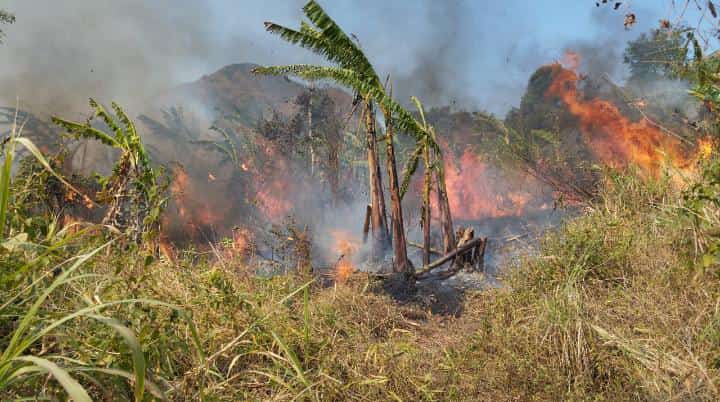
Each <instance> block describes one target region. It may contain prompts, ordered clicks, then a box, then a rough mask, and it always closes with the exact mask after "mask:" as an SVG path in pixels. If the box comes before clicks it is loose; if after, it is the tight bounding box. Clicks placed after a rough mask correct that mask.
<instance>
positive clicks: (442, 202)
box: [435, 153, 455, 253]
mask: <svg viewBox="0 0 720 402" xmlns="http://www.w3.org/2000/svg"><path fill="white" fill-rule="evenodd" d="M435 159H436V161H435V163H436V166H437V168H436V170H435V183H436V185H437V198H438V209H439V211H440V226H441V228H442V235H443V251H445V252H446V253H449V252H451V251H453V249H454V248H455V232H454V230H453V220H452V213H451V211H450V201H449V200H448V194H447V187H446V184H445V165H444V162H443V160H442V155H438V154H437V153H436V154H435Z"/></svg>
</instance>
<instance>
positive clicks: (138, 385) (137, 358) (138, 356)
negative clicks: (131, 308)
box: [89, 315, 145, 402]
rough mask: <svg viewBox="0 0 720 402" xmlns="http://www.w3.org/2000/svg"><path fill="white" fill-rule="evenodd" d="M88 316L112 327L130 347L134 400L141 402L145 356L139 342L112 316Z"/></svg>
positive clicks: (129, 330) (131, 332)
mask: <svg viewBox="0 0 720 402" xmlns="http://www.w3.org/2000/svg"><path fill="white" fill-rule="evenodd" d="M89 317H91V318H93V319H95V320H97V321H99V322H101V323H103V324H105V325H107V326H109V327H111V328H112V329H114V330H115V332H117V333H118V334H119V335H120V336H121V337H122V338H123V340H124V341H125V344H126V345H127V346H128V347H129V348H130V351H131V353H132V360H133V372H134V373H135V402H141V401H142V399H143V395H144V394H145V356H144V355H143V351H142V346H141V345H140V342H138V340H137V338H136V337H135V334H134V333H133V331H132V330H131V329H130V328H128V327H126V326H124V325H122V323H120V321H118V320H116V319H114V318H108V317H103V316H100V315H89Z"/></svg>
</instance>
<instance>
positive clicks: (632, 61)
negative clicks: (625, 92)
mask: <svg viewBox="0 0 720 402" xmlns="http://www.w3.org/2000/svg"><path fill="white" fill-rule="evenodd" d="M684 33H686V31H685V30H684V29H679V30H669V29H663V28H660V29H654V30H652V31H651V32H650V33H643V34H642V35H640V37H638V38H637V39H635V40H633V41H631V42H629V43H628V45H627V47H626V48H625V53H624V55H623V61H624V62H625V64H626V65H627V66H628V68H629V69H630V78H629V82H630V83H633V84H642V83H645V82H651V81H653V80H656V79H659V78H664V77H668V76H670V75H671V74H672V73H673V71H674V70H675V69H676V68H677V67H678V66H679V65H682V64H683V63H684V61H685V60H686V58H687V55H688V47H687V42H688V39H686V37H685V35H684Z"/></svg>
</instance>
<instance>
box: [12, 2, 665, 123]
mask: <svg viewBox="0 0 720 402" xmlns="http://www.w3.org/2000/svg"><path fill="white" fill-rule="evenodd" d="M303 3H304V1H303V0H291V1H284V2H282V3H280V2H263V1H247V2H242V4H238V2H233V1H230V0H212V1H207V2H198V1H191V0H174V1H173V0H155V1H152V2H148V1H143V0H124V1H112V0H74V1H72V2H65V3H63V4H59V3H58V2H56V1H52V0H32V1H28V0H10V1H8V2H6V4H4V6H3V7H5V8H6V9H8V10H10V11H12V12H14V13H15V14H16V16H17V23H16V24H14V25H12V26H9V27H7V29H6V32H7V38H6V41H5V43H4V44H3V45H2V46H0V54H1V55H2V56H3V60H5V62H4V63H2V64H0V90H1V92H0V93H2V96H0V102H3V103H4V104H14V103H15V99H16V97H20V99H21V101H22V102H23V103H24V104H25V105H27V106H33V107H34V108H42V109H44V110H46V111H51V112H56V113H61V112H64V113H68V112H78V111H84V110H86V106H85V102H86V99H87V98H88V97H91V96H92V97H96V98H98V99H100V100H102V101H104V102H108V101H110V100H117V101H119V102H121V103H122V104H124V105H126V106H128V108H129V109H130V111H131V112H135V113H136V114H139V113H141V112H142V110H140V109H141V108H142V105H144V104H145V103H144V101H145V100H147V99H148V98H151V97H153V96H154V95H155V94H157V93H158V92H162V91H164V90H167V89H169V88H172V87H173V86H176V85H178V84H180V83H183V82H189V81H193V80H196V79H197V78H199V77H200V76H202V75H203V74H209V73H211V72H213V71H216V70H218V69H219V68H221V67H222V66H224V65H227V64H231V63H238V62H254V63H258V64H286V63H316V62H319V61H320V60H319V59H318V57H317V56H314V55H312V54H310V53H309V52H307V51H306V50H304V49H298V48H296V47H293V46H290V45H287V44H285V43H283V42H282V41H281V40H280V39H278V38H276V37H273V36H272V35H269V34H267V33H266V32H264V30H263V24H262V23H263V21H265V20H273V21H276V22H279V23H282V24H286V25H289V26H297V24H298V22H299V20H300V19H301V17H302V13H301V7H302V4H303ZM560 3H562V4H560ZM641 3H642V2H641ZM322 4H323V5H324V6H325V7H326V9H327V11H328V12H329V13H330V14H331V15H332V16H333V17H335V18H336V19H337V21H338V22H339V23H340V25H341V26H343V27H344V28H345V29H346V30H347V31H348V32H352V33H354V34H356V35H357V37H358V38H359V40H360V42H361V44H362V46H363V48H364V49H365V51H366V52H367V54H368V55H369V57H370V58H371V59H372V60H373V62H374V63H375V64H376V66H377V67H378V70H379V73H380V74H382V75H383V76H385V75H387V74H389V75H390V76H391V78H392V82H393V83H394V91H395V94H396V95H397V97H398V98H399V99H400V100H401V101H403V102H407V101H408V99H409V96H410V95H416V96H418V97H420V98H421V99H422V100H423V101H424V102H425V103H426V104H427V105H429V106H434V105H443V104H455V105H457V107H458V108H463V109H486V110H489V111H492V112H496V113H504V111H506V110H507V109H508V108H509V107H510V106H512V105H516V104H517V103H518V101H519V99H520V96H521V95H522V93H523V91H524V87H525V83H526V81H527V77H528V76H529V75H530V74H531V73H532V71H534V69H535V68H536V67H537V66H538V65H539V64H543V63H546V62H549V61H552V60H553V59H555V58H557V57H559V55H560V54H561V51H562V49H564V47H566V46H564V45H567V44H568V43H569V41H570V38H574V39H573V40H580V41H586V42H588V43H593V42H596V43H597V45H598V46H596V48H602V47H603V46H604V45H605V44H606V43H607V42H606V41H605V40H601V41H600V42H597V40H598V39H603V38H607V37H613V38H614V39H613V40H614V41H615V42H616V43H619V44H621V43H623V41H624V40H626V39H627V38H629V37H632V36H633V35H636V34H637V33H638V32H641V31H642V30H643V29H645V28H646V27H648V26H650V24H654V23H655V22H656V15H655V14H653V13H652V12H645V10H639V11H637V12H638V19H639V21H640V22H639V23H638V26H637V27H635V28H634V29H633V30H632V31H628V32H626V31H624V30H623V28H622V24H621V21H622V13H619V12H613V11H612V10H609V8H604V9H596V8H595V7H594V4H592V2H588V3H585V2H577V1H570V0H568V1H565V2H559V4H557V5H554V7H556V8H557V9H556V10H553V9H552V8H551V7H550V6H549V5H547V4H545V3H544V2H532V3H528V2H526V1H524V0H510V1H506V2H475V1H468V0H448V1H444V2H438V1H432V0H421V1H416V2H413V3H407V2H388V1H384V0H366V1H364V2H357V1H352V0H339V1H332V2H330V1H325V2H322ZM613 49H616V50H617V49H618V46H614V47H613ZM590 53H592V54H594V55H597V59H598V63H600V62H602V61H606V62H608V63H613V62H616V63H617V64H619V63H620V60H619V58H618V57H615V56H617V55H618V53H617V52H615V53H614V54H611V55H603V54H600V53H595V52H590ZM613 60H614V61H613ZM593 65H595V64H594V63H593Z"/></svg>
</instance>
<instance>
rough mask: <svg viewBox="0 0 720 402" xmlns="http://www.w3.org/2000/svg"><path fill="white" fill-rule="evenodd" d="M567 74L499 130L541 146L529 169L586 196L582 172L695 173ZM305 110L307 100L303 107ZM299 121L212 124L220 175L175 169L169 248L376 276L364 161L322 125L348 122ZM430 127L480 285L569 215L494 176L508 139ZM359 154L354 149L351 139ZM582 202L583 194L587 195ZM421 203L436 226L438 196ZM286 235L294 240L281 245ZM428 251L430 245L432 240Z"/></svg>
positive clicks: (207, 140)
mask: <svg viewBox="0 0 720 402" xmlns="http://www.w3.org/2000/svg"><path fill="white" fill-rule="evenodd" d="M578 65H580V60H579V58H578V56H576V55H571V57H569V58H568V59H567V60H566V62H565V65H564V66H563V65H562V64H560V63H556V64H552V65H548V66H544V67H542V68H541V69H540V70H538V71H539V72H540V73H536V75H537V74H541V75H540V77H541V78H543V79H542V80H540V84H538V83H537V82H535V81H537V80H536V77H534V78H533V79H531V82H530V84H529V86H528V91H529V93H530V91H535V92H536V93H537V95H536V96H534V97H533V96H526V98H525V99H524V100H523V105H522V106H521V108H522V110H519V111H517V112H515V116H517V115H521V117H522V119H523V120H522V121H521V123H520V124H516V122H514V121H513V118H515V117H513V113H511V114H510V115H509V117H508V119H506V122H505V124H506V125H507V126H508V127H511V128H514V129H517V130H518V131H519V130H520V129H523V130H526V131H527V132H528V133H531V134H532V135H537V133H541V134H542V138H541V141H538V144H539V145H537V146H538V147H539V148H540V149H541V152H545V153H546V154H549V155H550V156H549V157H548V156H547V155H545V156H543V155H542V154H539V155H540V156H538V155H535V156H537V160H538V164H539V165H546V166H550V167H552V166H553V163H555V164H556V165H557V166H560V167H559V168H558V169H557V171H558V172H560V174H561V175H564V177H562V178H563V179H564V180H566V181H567V182H569V183H571V184H572V185H574V186H578V187H588V186H592V185H597V182H593V180H595V179H594V176H591V179H589V180H586V179H585V178H584V177H583V176H582V174H584V173H582V174H580V173H577V172H578V170H577V166H579V165H580V163H581V162H582V163H587V164H590V163H595V164H598V165H606V166H610V167H613V168H616V169H625V168H627V167H630V166H635V167H637V168H638V169H639V170H640V172H641V174H642V175H644V176H645V177H648V178H650V177H653V178H655V177H658V176H659V175H660V174H661V173H662V172H663V171H664V169H666V168H670V169H673V170H675V171H677V172H680V174H691V173H692V172H693V171H694V169H695V166H696V164H697V161H698V159H699V158H700V155H701V154H702V153H703V152H704V151H703V149H704V146H703V145H702V144H700V146H694V145H689V144H688V141H687V140H683V139H680V138H678V137H676V136H673V135H672V134H673V133H672V132H670V131H671V130H669V129H665V128H663V127H662V126H660V124H658V123H656V122H653V121H651V120H649V119H647V118H640V119H638V118H637V116H635V115H633V114H632V113H630V112H629V111H628V109H627V108H626V107H621V106H619V105H617V102H616V101H615V100H614V99H605V98H604V97H603V96H602V92H600V94H598V93H594V92H593V91H592V90H589V89H588V87H589V86H588V85H586V84H585V82H586V80H587V77H586V76H584V75H583V74H581V73H580V72H578V71H577V66H578ZM533 86H535V87H537V88H533ZM531 95H532V94H531ZM311 98H312V95H311V96H310V97H308V96H307V95H305V96H304V99H305V102H307V101H308V99H311ZM296 106H298V105H296ZM327 106H328V103H325V107H327ZM303 107H305V108H303ZM307 107H313V106H312V101H311V102H310V103H309V104H305V106H303V104H300V105H299V107H298V108H297V109H296V110H297V113H296V114H295V115H294V116H293V115H290V116H281V115H278V114H277V113H275V114H272V117H271V118H266V119H264V120H262V121H261V122H260V123H258V124H256V125H255V127H254V128H250V129H248V125H247V124H244V125H239V124H237V121H236V120H232V119H225V120H221V121H220V122H219V123H216V125H215V126H216V130H215V132H214V133H212V134H211V135H210V136H209V137H208V136H205V137H204V138H203V139H202V140H200V141H198V140H197V139H196V140H194V141H195V142H202V143H204V144H205V145H209V146H210V148H214V149H215V151H214V152H215V153H214V154H206V155H205V157H209V158H210V159H212V158H213V155H215V156H214V158H215V159H219V160H221V161H222V160H229V163H226V162H218V164H217V166H215V167H213V165H212V163H193V162H192V161H191V162H190V163H186V164H185V166H186V169H181V168H179V167H178V168H176V169H173V170H174V173H175V175H174V176H175V179H174V182H173V184H172V186H171V192H172V195H173V207H172V208H171V215H173V217H172V218H168V225H166V227H167V228H169V229H168V231H169V232H170V233H171V236H170V237H171V238H174V239H176V240H178V239H180V240H182V239H183V238H184V239H185V244H187V242H188V241H189V242H191V243H196V244H208V243H212V242H215V243H217V242H219V241H220V240H221V239H222V238H228V239H231V241H230V242H229V243H228V246H227V247H226V248H227V249H228V250H227V252H228V253H230V254H232V255H243V256H249V255H256V256H259V257H260V258H261V259H265V260H269V261H277V260H282V258H278V255H279V253H282V252H287V253H289V254H293V255H295V254H297V250H298V249H302V247H300V246H299V244H300V238H301V237H302V236H304V235H302V236H300V235H298V233H301V234H302V233H305V234H307V238H306V240H307V242H309V243H311V250H310V251H309V252H308V253H307V257H306V258H307V259H309V260H310V262H311V263H312V265H313V266H315V267H316V268H317V269H318V270H319V271H321V272H323V273H328V274H330V275H331V276H333V278H334V279H336V280H338V281H344V280H346V279H347V278H348V276H349V275H350V274H351V273H352V272H354V271H356V270H361V269H363V270H367V269H379V268H380V267H379V266H373V267H369V266H368V265H367V264H366V260H367V258H368V256H369V254H370V247H369V245H368V244H367V243H366V242H365V241H364V239H363V235H362V227H363V221H364V217H365V207H366V203H367V194H365V193H364V192H362V191H357V189H361V188H363V187H364V186H365V181H366V180H367V176H366V173H364V170H363V166H362V165H358V164H357V160H362V159H364V158H365V157H366V156H365V155H364V154H363V152H362V150H361V151H360V152H357V150H355V154H354V155H343V152H348V151H349V150H348V148H347V146H348V145H347V142H348V141H339V140H338V138H337V135H339V134H338V133H339V132H340V131H342V128H341V127H340V126H339V125H338V124H337V123H332V122H331V123H328V121H332V120H333V119H334V120H335V121H337V120H345V118H342V119H338V113H337V111H332V110H324V111H322V113H320V112H318V114H317V115H315V117H314V120H313V117H308V116H309V114H308V113H307V111H308V109H307ZM430 115H431V120H436V121H438V120H439V121H443V119H444V120H447V121H453V120H456V121H460V122H461V123H460V125H457V124H456V125H455V126H453V125H450V126H449V127H448V126H445V127H438V131H439V133H440V136H447V138H448V139H449V140H448V141H447V143H446V144H445V145H444V147H443V148H444V152H443V154H444V171H445V178H446V185H447V192H448V200H449V203H450V208H451V212H452V215H453V218H454V220H455V223H456V224H458V225H461V226H464V227H474V228H476V231H477V232H478V233H479V234H480V235H481V236H488V237H489V238H490V239H491V242H490V247H489V253H490V256H489V258H488V259H487V261H486V263H487V264H488V265H489V266H490V267H489V270H490V271H494V270H495V268H496V266H497V265H498V264H500V261H501V259H500V258H498V256H499V255H501V254H506V255H510V257H509V258H513V257H512V255H514V254H513V253H514V252H510V253H509V254H508V253H506V252H505V249H506V247H505V245H506V244H508V243H512V242H517V243H520V242H524V244H526V245H527V244H532V243H533V242H532V238H534V237H535V235H537V234H538V233H541V232H542V231H543V230H546V229H547V228H548V227H552V226H555V225H557V224H558V223H559V221H560V220H561V219H562V218H563V216H566V214H567V213H568V211H573V210H574V209H573V208H570V210H568V209H564V207H565V206H566V205H567V202H568V200H567V199H565V200H563V193H562V191H559V190H558V188H557V187H555V186H553V182H552V181H549V180H544V178H543V177H542V174H538V172H541V173H542V170H535V172H534V173H535V174H531V173H532V172H530V171H529V170H528V169H525V168H524V167H523V166H518V165H513V164H512V163H511V164H503V163H502V161H499V160H498V158H494V157H492V155H490V154H491V153H492V152H493V151H492V148H491V147H488V138H498V139H503V136H504V135H505V134H504V133H502V132H498V131H497V130H496V131H493V129H492V128H488V127H489V126H488V125H487V124H486V123H478V122H481V121H483V122H486V121H487V120H488V118H487V117H486V116H483V115H482V114H480V113H474V114H472V113H454V112H451V111H450V110H449V109H436V110H435V111H432V112H430ZM538 116H540V117H538ZM308 121H309V122H310V124H312V125H313V126H314V127H316V129H315V130H313V131H314V133H313V131H309V130H308ZM468 122H469V123H468ZM548 122H550V123H552V124H550V123H548ZM514 123H515V126H513V124H514ZM346 126H347V121H346ZM441 126H442V124H441ZM518 127H519V128H518ZM329 133H332V135H329ZM458 133H462V135H460V134H458ZM311 135H316V136H321V137H322V138H323V141H315V142H313V141H312V138H311V137H310V136H311ZM333 136H334V137H333ZM553 136H555V137H553ZM356 141H359V142H360V143H362V138H361V137H358V138H356ZM343 147H345V148H343ZM548 150H549V151H550V152H548ZM331 152H334V154H332V153H331ZM553 153H554V154H553ZM218 155H219V156H220V158H218ZM558 155H560V156H561V157H562V159H559V157H558ZM343 158H344V159H343ZM553 158H554V159H553ZM572 158H576V159H577V160H580V161H581V162H578V161H577V160H575V159H572ZM559 160H560V162H558V161H559ZM206 162H207V161H206ZM419 176H420V175H418V177H419ZM341 177H342V180H340V179H339V178H341ZM332 183H334V184H332ZM589 183H590V184H589ZM593 183H594V184H593ZM412 187H413V188H414V190H418V191H411V192H410V193H409V196H408V197H407V198H406V201H405V204H406V207H405V215H406V222H407V223H408V226H407V231H408V239H409V240H410V241H411V243H416V244H417V242H419V239H421V238H422V234H421V231H420V228H419V226H418V225H417V224H416V222H417V221H418V220H419V219H417V218H418V216H419V212H418V211H419V210H420V208H419V200H418V195H417V194H419V193H420V191H419V188H420V183H419V179H418V178H416V179H415V180H414V182H413V185H412ZM433 187H434V186H433ZM587 192H588V193H592V189H589V188H588V189H587ZM386 197H387V194H386ZM431 200H432V203H431V206H432V208H431V210H432V215H433V219H436V217H437V216H438V212H439V211H438V208H437V199H436V194H433V196H432V197H431ZM288 222H292V224H290V223H288ZM290 226H292V227H294V228H295V229H293V230H290V231H288V230H287V228H288V227H290ZM271 233H275V235H272V234H271ZM519 239H524V240H522V241H518V240H519ZM306 240H303V241H306ZM279 243H286V244H285V245H283V246H280V245H279ZM179 244H182V242H180V243H179ZM433 244H434V245H435V247H439V244H440V238H439V228H438V227H435V226H433ZM282 250H285V251H282ZM387 257H389V254H388V255H387ZM411 258H412V259H413V260H414V262H415V265H418V264H419V251H418V254H414V253H411ZM286 265H288V264H286ZM289 265H293V264H289ZM376 265H377V264H376ZM379 265H382V263H380V264H379Z"/></svg>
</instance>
